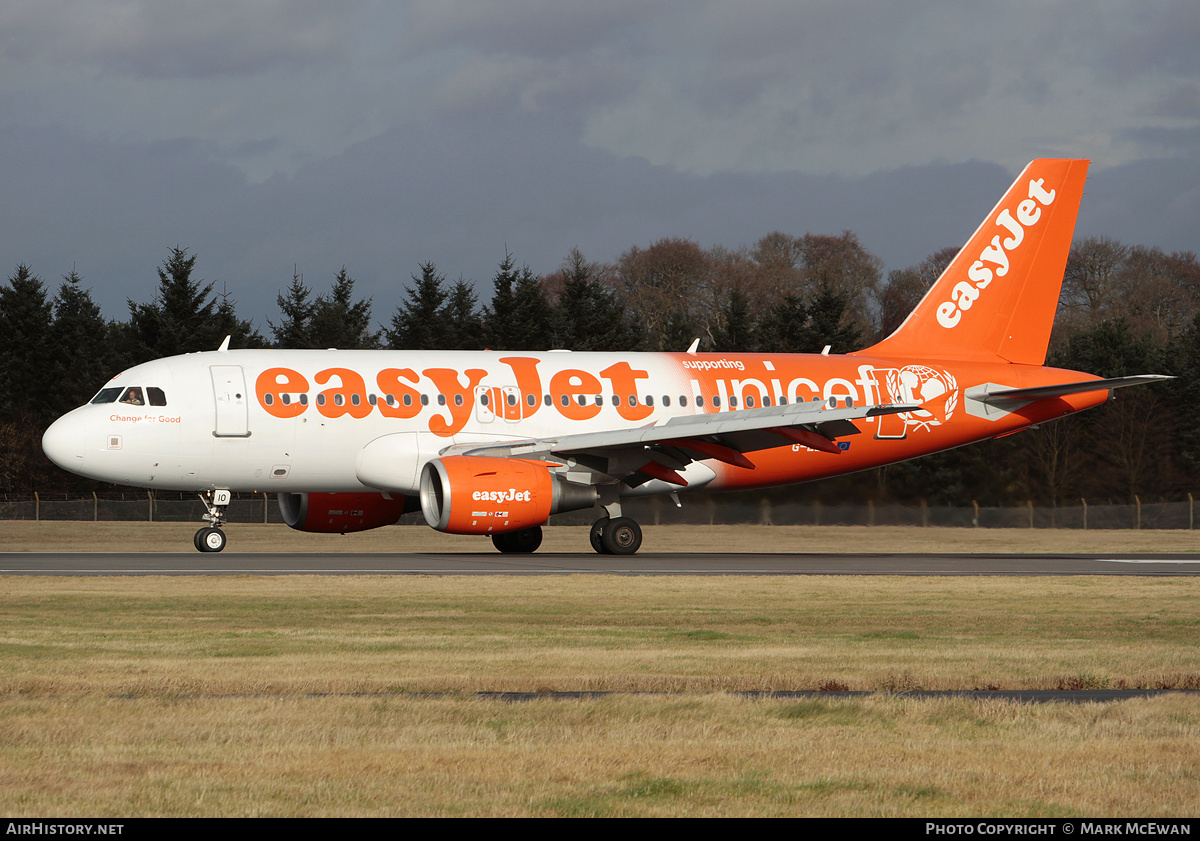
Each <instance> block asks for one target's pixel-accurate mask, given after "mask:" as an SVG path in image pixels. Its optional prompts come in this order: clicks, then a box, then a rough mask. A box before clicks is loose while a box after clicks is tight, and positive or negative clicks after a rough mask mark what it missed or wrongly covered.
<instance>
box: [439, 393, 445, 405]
mask: <svg viewBox="0 0 1200 841" xmlns="http://www.w3.org/2000/svg"><path fill="white" fill-rule="evenodd" d="M438 405H439V406H445V405H446V395H444V394H439V395H438Z"/></svg>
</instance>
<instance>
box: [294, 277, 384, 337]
mask: <svg viewBox="0 0 1200 841" xmlns="http://www.w3.org/2000/svg"><path fill="white" fill-rule="evenodd" d="M311 324H312V328H311V329H312V332H311V334H310V336H309V347H315V348H341V349H345V350H354V349H364V350H365V349H370V348H377V347H379V333H378V332H375V333H372V332H371V299H370V298H366V299H364V300H360V301H356V300H354V278H352V277H350V274H349V272H347V271H346V267H345V266H342V269H341V271H339V272H338V273H337V276H336V277H335V278H334V279H333V287H332V288H331V289H330V290H329V295H328V296H325V295H319V296H318V297H317V300H316V301H315V302H314V303H313V309H312V322H311Z"/></svg>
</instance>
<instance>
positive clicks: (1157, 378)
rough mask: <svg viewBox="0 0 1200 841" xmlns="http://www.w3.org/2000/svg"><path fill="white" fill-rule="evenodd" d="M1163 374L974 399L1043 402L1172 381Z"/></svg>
mask: <svg viewBox="0 0 1200 841" xmlns="http://www.w3.org/2000/svg"><path fill="white" fill-rule="evenodd" d="M1173 379H1175V378H1174V377H1168V376H1166V375H1165V374H1138V375H1137V376H1135V377H1114V378H1112V379H1108V380H1087V381H1085V382H1075V383H1059V384H1058V385H1040V386H1036V387H1034V388H1007V389H1004V390H1003V391H993V392H991V393H989V394H987V395H984V396H982V397H978V398H976V399H978V400H980V401H981V402H983V403H992V402H1003V401H1011V400H1045V399H1046V398H1048V397H1063V396H1065V395H1067V394H1082V393H1084V392H1087V391H1102V390H1106V389H1114V388H1125V387H1126V386H1131V385H1141V384H1143V383H1156V382H1161V381H1162V380H1173Z"/></svg>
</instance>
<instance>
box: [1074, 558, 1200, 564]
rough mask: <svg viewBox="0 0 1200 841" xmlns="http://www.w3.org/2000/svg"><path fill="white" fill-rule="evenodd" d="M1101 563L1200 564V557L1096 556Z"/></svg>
mask: <svg viewBox="0 0 1200 841" xmlns="http://www.w3.org/2000/svg"><path fill="white" fill-rule="evenodd" d="M1096 562H1097V563H1100V564H1200V558H1096Z"/></svg>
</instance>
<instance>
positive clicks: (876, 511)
mask: <svg viewBox="0 0 1200 841" xmlns="http://www.w3.org/2000/svg"><path fill="white" fill-rule="evenodd" d="M680 502H681V504H680V506H678V507H677V506H676V505H675V504H674V503H673V502H672V500H671V499H670V498H669V497H649V498H640V499H638V498H635V499H631V500H625V501H624V503H623V507H624V513H625V514H626V516H630V517H633V518H634V519H636V520H638V521H639V522H641V523H643V524H646V525H650V524H654V525H673V524H674V525H743V524H754V525H775V526H812V525H818V526H940V527H953V528H1060V529H1193V528H1195V504H1194V500H1193V498H1192V495H1191V494H1188V495H1187V498H1186V499H1183V500H1176V501H1171V502H1154V503H1143V502H1141V501H1140V500H1139V499H1137V498H1136V497H1135V498H1134V500H1133V502H1131V503H1128V504H1119V505H1114V504H1103V505H1094V504H1088V503H1087V501H1086V500H1077V501H1075V502H1074V504H1071V505H1059V506H1056V507H1050V506H1039V505H1034V504H1033V503H1032V502H1028V503H1026V504H1025V505H1021V506H1016V507H987V506H980V505H970V506H959V507H952V506H942V505H927V504H924V503H921V504H918V505H875V504H873V503H870V502H868V503H865V504H855V505H832V504H825V503H822V502H820V501H811V500H803V501H800V500H789V499H786V498H780V497H778V496H775V497H773V496H770V495H762V494H749V493H739V494H725V495H719V496H718V495H707V494H687V495H681V496H680ZM204 512H205V508H204V504H203V503H202V502H201V501H200V499H199V497H197V496H195V495H188V494H168V493H154V492H142V493H140V494H139V493H136V492H131V493H125V494H104V495H100V494H94V495H91V496H87V497H70V496H64V495H62V494H57V495H43V494H33V495H29V496H24V495H14V494H0V520H48V521H56V520H63V521H79V520H85V521H86V520H93V521H106V522H132V521H142V522H145V521H152V522H159V521H161V522H200V521H201V519H202V517H203V515H204ZM595 518H596V514H595V512H594V510H591V509H589V510H584V511H572V512H569V513H566V514H558V515H555V516H554V517H552V518H551V520H550V522H551V523H552V524H555V525H589V524H590V523H591V522H592V521H593V520H594V519H595ZM226 519H227V520H228V521H229V522H233V523H282V522H283V518H282V516H281V515H280V513H279V505H278V504H277V503H276V500H275V497H274V495H270V494H261V493H260V494H235V495H234V498H233V501H232V502H231V503H230V505H229V508H228V509H227V513H226ZM400 522H401V523H411V524H418V523H423V522H424V519H423V517H422V516H421V513H420V512H419V511H418V512H413V513H409V514H405V515H404V517H402V518H401V520H400Z"/></svg>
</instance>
